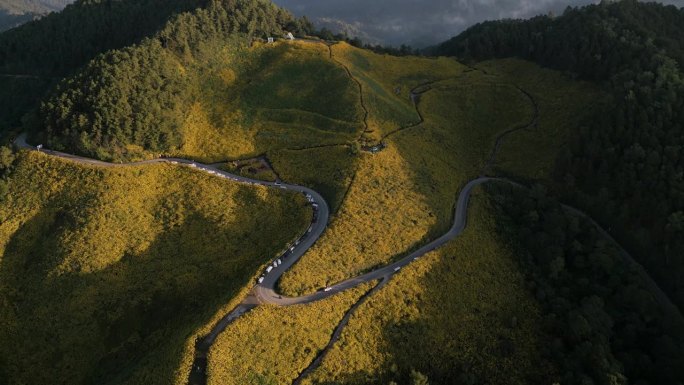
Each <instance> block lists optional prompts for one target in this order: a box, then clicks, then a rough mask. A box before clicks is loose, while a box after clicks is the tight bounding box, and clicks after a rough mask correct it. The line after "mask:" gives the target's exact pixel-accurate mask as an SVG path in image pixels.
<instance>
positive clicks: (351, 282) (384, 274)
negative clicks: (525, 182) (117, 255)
mask: <svg viewBox="0 0 684 385" xmlns="http://www.w3.org/2000/svg"><path fill="white" fill-rule="evenodd" d="M350 75H351V74H350ZM359 87H361V85H360V83H359ZM414 90H415V89H414ZM520 91H521V92H523V93H525V94H526V95H527V96H528V97H529V98H530V100H532V102H533V103H534V108H535V113H534V116H533V117H532V119H531V121H530V122H529V123H528V124H524V125H520V126H516V127H513V128H512V129H509V130H508V131H506V132H504V133H502V134H500V135H499V136H498V137H497V140H496V144H495V146H494V149H493V151H492V154H491V156H490V158H489V160H488V161H487V167H485V170H486V169H487V168H489V167H490V166H491V164H492V162H493V159H494V157H495V155H496V153H497V152H498V150H499V147H500V146H501V141H502V140H503V137H505V136H506V135H509V134H511V133H513V132H515V131H518V130H521V129H525V128H527V127H530V126H532V125H534V124H536V122H537V119H538V116H539V110H538V106H537V105H536V102H534V99H533V98H532V96H531V95H529V94H528V93H527V92H525V91H524V90H522V89H520ZM418 112H419V114H420V111H419V110H418ZM420 118H421V121H422V115H421V116H420ZM15 145H16V146H17V147H19V148H24V149H28V150H34V151H41V152H43V153H45V154H48V155H51V156H56V157H59V158H63V159H68V160H71V161H73V162H76V163H80V164H86V165H94V166H99V167H127V166H132V165H145V164H159V163H170V164H177V165H179V166H185V167H192V168H195V169H196V170H197V171H199V172H206V173H208V174H210V175H212V176H215V177H218V178H224V179H229V180H232V181H234V182H237V183H242V184H248V185H260V186H265V187H268V188H278V189H282V190H285V191H294V192H298V193H301V194H303V195H305V196H306V197H307V199H308V200H309V202H310V204H311V207H312V210H313V212H314V216H313V220H312V222H311V224H310V225H309V227H308V228H307V229H306V231H305V232H304V233H303V234H302V235H301V236H300V238H299V239H298V240H297V241H295V243H294V244H292V245H289V248H288V249H287V251H286V252H285V253H283V254H281V255H279V256H277V257H276V258H274V259H273V260H272V261H271V262H270V263H269V265H267V266H268V267H267V270H265V271H264V272H263V274H262V275H261V277H260V279H259V283H257V284H256V285H255V286H254V287H253V288H252V290H251V292H250V293H249V295H248V296H247V297H246V298H245V299H244V300H243V301H242V302H241V303H240V304H239V305H237V306H236V307H235V308H234V309H233V310H232V311H231V312H229V313H228V314H226V315H225V316H224V317H222V318H221V319H220V320H219V321H218V322H217V323H216V324H215V325H214V326H213V327H212V329H211V331H210V332H209V333H208V334H207V335H206V336H204V337H203V338H201V339H199V340H198V341H196V344H195V358H194V362H193V366H192V369H191V372H190V376H189V379H188V383H189V384H190V385H198V384H199V385H203V384H206V383H207V373H206V368H207V356H208V352H209V349H210V348H211V346H212V345H213V343H214V342H215V341H216V339H217V338H218V336H219V335H220V334H221V333H222V332H223V331H224V330H225V329H226V327H227V326H228V325H230V324H231V323H232V322H234V321H235V320H236V319H238V318H239V317H240V316H242V315H244V314H245V313H247V312H249V311H250V310H252V309H254V308H255V307H257V306H259V305H261V304H273V305H277V306H291V305H298V304H306V303H311V302H314V301H319V300H322V299H325V298H328V297H331V296H333V295H335V294H337V293H340V292H343V291H345V290H349V289H351V288H354V287H357V286H359V285H361V284H363V283H367V282H376V281H377V282H378V284H377V285H376V286H375V287H374V288H373V289H371V290H370V291H369V292H367V293H366V294H365V295H364V296H363V297H362V298H361V299H360V300H359V301H357V302H356V303H355V304H354V305H353V306H352V307H351V308H350V309H349V310H348V311H347V312H346V314H345V316H344V317H343V318H342V320H341V321H340V323H339V324H338V326H337V327H336V329H335V331H334V333H333V335H332V336H331V339H330V341H329V342H328V344H327V346H326V347H325V349H323V350H321V351H320V352H319V354H318V356H317V357H316V359H315V360H314V361H313V362H312V363H311V364H310V365H309V367H308V368H307V369H306V370H304V371H303V372H302V373H301V374H300V375H299V377H298V378H297V379H295V380H294V383H293V384H294V385H297V384H299V383H300V382H301V380H302V379H303V378H304V377H305V376H306V375H307V374H308V373H310V372H311V371H312V370H313V369H315V368H316V367H317V366H318V365H319V364H320V362H321V361H322V359H323V358H324V356H325V354H326V353H327V351H328V350H329V348H330V347H331V346H332V345H333V344H334V343H335V342H336V341H337V340H338V339H339V337H340V335H341V333H342V330H343V329H344V327H345V326H346V324H347V322H348V321H349V319H350V317H351V315H352V314H353V313H354V311H355V310H356V309H357V308H358V307H359V306H360V305H361V304H362V303H363V302H364V301H365V300H366V299H367V298H369V297H370V296H372V295H373V294H374V293H375V292H377V291H378V290H380V289H381V288H382V287H383V286H384V285H385V284H386V283H387V282H388V281H389V280H390V279H391V278H392V277H393V276H394V275H395V274H397V273H398V272H399V271H400V270H401V269H402V268H403V267H405V266H407V265H409V264H410V263H411V262H413V261H415V260H417V259H419V258H420V257H421V256H423V255H425V254H427V253H429V252H431V251H433V250H435V249H438V248H440V247H442V246H444V245H445V244H446V243H448V242H449V241H451V240H453V239H454V238H456V237H457V236H459V235H460V234H461V233H462V232H463V231H464V230H465V228H466V224H467V211H468V203H469V200H470V196H471V194H472V192H473V189H474V188H475V187H477V186H479V185H482V184H484V183H487V182H490V181H500V182H505V183H510V184H513V185H516V186H519V187H523V188H524V186H521V185H519V184H517V183H514V182H511V181H509V180H506V179H501V178H492V177H487V176H481V177H478V178H475V179H473V180H471V181H470V182H468V183H467V184H466V185H465V186H464V187H463V188H462V190H461V191H460V193H459V196H458V199H457V201H456V205H455V208H454V218H453V224H452V226H451V228H450V229H449V230H448V231H447V232H446V233H445V234H443V235H442V236H440V237H439V238H437V239H435V240H433V241H431V242H429V243H428V244H426V245H424V246H422V247H420V248H418V249H417V250H415V251H413V252H411V253H409V254H408V255H406V256H405V257H403V258H402V259H400V260H397V261H396V262H393V263H391V264H389V265H386V266H384V267H381V268H378V269H376V270H373V271H370V272H368V273H365V274H362V275H360V276H357V277H355V278H350V279H347V280H344V281H341V282H339V283H337V284H335V285H332V286H330V287H328V288H325V290H320V291H318V292H315V293H312V294H308V295H304V296H300V297H286V296H282V295H280V294H278V293H277V292H276V285H277V283H278V280H279V279H280V277H281V276H282V275H283V274H284V273H285V272H286V271H287V270H288V269H290V268H291V267H292V266H293V265H294V264H296V263H297V261H298V260H299V259H300V258H301V257H302V256H303V255H304V254H305V253H306V252H307V251H308V250H309V249H310V248H311V247H312V246H313V245H314V244H315V243H316V241H317V240H318V239H319V238H320V237H321V235H322V234H323V232H324V231H325V229H326V228H327V226H328V221H329V218H330V208H329V206H328V204H327V202H326V201H325V199H324V198H323V197H322V196H321V195H320V194H319V193H318V192H316V191H314V190H312V189H310V188H307V187H304V186H299V185H293V184H288V183H284V182H281V181H276V182H268V181H262V180H256V179H251V178H247V177H244V176H241V175H234V174H231V173H229V172H226V171H223V170H220V169H218V168H217V167H216V165H208V164H202V163H198V162H195V161H193V160H188V159H180V158H160V159H151V160H145V161H140V162H132V163H127V164H117V163H108V162H103V161H100V160H96V159H90V158H86V157H81V156H77V155H71V154H67V153H63V152H59V151H53V150H47V149H38V148H36V147H34V146H31V145H29V144H28V143H27V142H26V135H25V134H23V135H21V136H19V137H18V138H17V139H16V140H15ZM564 207H566V209H568V210H571V211H572V212H573V213H575V214H578V215H582V216H584V217H586V218H588V219H589V220H591V218H589V217H588V216H587V215H586V214H584V213H582V212H580V211H578V210H576V209H573V208H570V207H567V206H564ZM592 222H593V221H592ZM593 223H594V224H596V223H595V222H593ZM596 226H597V227H598V228H599V229H600V230H601V232H602V233H603V234H604V235H605V236H606V237H607V238H609V239H611V240H612V238H610V235H608V233H607V232H605V231H604V230H603V229H601V227H600V226H598V224H596ZM622 254H623V256H624V257H625V258H626V259H628V260H629V261H630V262H631V263H632V264H633V266H635V267H636V268H638V270H639V271H640V273H641V275H642V276H643V277H644V279H646V280H647V281H648V283H649V286H651V288H652V291H653V292H654V293H655V297H656V298H657V300H658V302H660V303H661V305H664V306H666V307H668V308H670V310H671V311H672V312H673V313H674V312H675V310H676V307H675V306H674V305H672V303H671V301H670V300H669V298H667V296H666V295H665V294H664V293H663V292H662V291H661V290H660V288H658V286H657V285H656V284H655V282H653V281H652V280H651V279H650V277H649V276H648V274H646V272H645V271H644V269H643V267H641V266H640V265H638V263H636V261H634V259H633V258H632V257H631V256H629V254H627V252H626V251H624V250H622ZM676 313H678V314H679V316H680V317H681V313H679V312H678V311H676Z"/></svg>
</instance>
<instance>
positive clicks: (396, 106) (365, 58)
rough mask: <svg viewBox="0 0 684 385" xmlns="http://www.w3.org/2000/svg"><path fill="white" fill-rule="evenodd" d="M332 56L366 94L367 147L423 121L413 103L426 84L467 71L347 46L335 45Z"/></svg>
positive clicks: (458, 66)
mask: <svg viewBox="0 0 684 385" xmlns="http://www.w3.org/2000/svg"><path fill="white" fill-rule="evenodd" d="M330 55H331V57H332V59H333V60H335V61H336V62H337V63H339V64H340V65H342V66H343V67H344V68H345V69H346V70H348V71H349V73H350V74H351V76H352V77H353V78H354V79H355V81H356V82H358V83H357V84H358V85H359V86H360V87H361V89H362V90H363V103H364V107H365V108H366V110H367V111H368V118H367V119H366V123H367V132H365V133H364V136H363V138H362V139H363V142H364V143H368V144H375V143H377V142H379V141H380V140H381V139H382V138H384V137H385V135H387V134H389V133H391V132H393V131H396V130H398V129H400V128H402V127H406V126H410V125H413V124H416V123H418V122H419V121H420V117H419V116H418V114H417V113H416V111H415V108H414V106H413V103H412V102H411V98H410V92H411V90H413V89H414V88H416V87H417V86H419V85H421V84H423V83H428V82H434V81H437V80H442V79H448V78H452V77H454V76H456V75H458V74H459V73H460V72H461V71H463V69H464V67H463V66H462V65H461V64H459V63H457V62H455V61H453V60H450V59H447V58H440V59H436V60H426V59H424V58H417V57H394V56H389V55H377V54H374V53H372V52H370V51H367V50H362V49H358V48H355V47H353V46H351V45H349V44H346V43H340V44H335V45H333V46H332V47H331V50H330Z"/></svg>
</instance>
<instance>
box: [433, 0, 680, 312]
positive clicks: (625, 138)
mask: <svg viewBox="0 0 684 385" xmlns="http://www.w3.org/2000/svg"><path fill="white" fill-rule="evenodd" d="M436 53H438V54H445V55H453V56H458V57H460V58H463V59H465V60H471V61H477V60H483V59H488V58H494V57H508V56H518V57H522V58H525V59H530V60H533V61H535V62H537V63H540V64H542V65H545V66H548V67H552V68H555V69H560V70H565V71H568V73H573V74H576V75H578V76H580V77H582V78H585V79H591V80H594V81H596V82H599V83H601V84H603V85H604V86H605V87H606V88H607V89H609V90H610V91H611V92H612V93H613V94H614V96H615V97H614V100H615V102H614V105H613V106H612V107H611V109H609V110H604V111H601V113H600V115H599V116H596V117H594V119H591V120H589V121H587V122H586V124H585V126H584V127H582V128H581V129H580V130H578V132H577V135H576V138H575V140H574V141H573V143H571V145H570V146H568V151H567V153H566V154H564V155H563V156H561V158H560V159H558V166H557V172H556V176H555V179H556V180H555V187H556V189H557V191H558V192H559V193H560V194H562V195H564V196H565V197H564V198H565V199H566V200H569V201H572V202H573V203H575V204H577V205H579V206H580V207H583V208H584V209H586V210H587V211H589V212H590V213H591V214H592V215H593V216H595V217H596V218H598V219H599V220H600V221H601V222H603V223H604V224H605V225H606V227H607V228H609V229H610V230H611V232H612V233H613V234H614V235H616V236H617V238H618V239H619V240H620V241H621V242H622V243H623V244H624V245H625V246H627V248H628V249H629V250H630V251H631V252H633V253H634V254H636V256H637V257H638V259H639V260H640V261H641V262H642V263H643V264H644V265H645V266H646V268H647V269H648V270H649V272H650V273H651V274H652V275H653V276H654V278H655V279H656V280H657V281H658V282H659V284H660V285H661V286H662V287H663V288H664V289H665V290H666V291H667V292H668V293H669V294H670V295H671V296H672V298H673V300H675V302H676V303H677V304H678V305H679V306H680V308H684V279H682V277H683V276H684V158H683V157H682V151H683V149H684V74H683V73H682V71H681V69H682V67H683V65H684V9H677V8H676V7H674V6H663V5H659V4H655V3H639V2H637V1H635V0H626V1H621V2H610V3H609V2H604V3H602V4H599V5H591V6H587V7H583V8H574V9H573V8H568V9H567V10H566V11H565V12H564V13H563V15H562V16H559V17H550V16H539V17H535V18H533V19H530V20H526V21H520V20H506V21H496V22H486V23H482V24H479V25H476V26H474V27H472V28H470V29H469V30H467V31H465V32H463V33H462V34H461V35H459V36H457V37H455V38H453V39H451V40H449V41H447V42H445V43H443V44H442V45H440V46H439V47H438V48H437V49H436Z"/></svg>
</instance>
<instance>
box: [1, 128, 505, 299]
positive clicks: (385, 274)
mask: <svg viewBox="0 0 684 385" xmlns="http://www.w3.org/2000/svg"><path fill="white" fill-rule="evenodd" d="M15 145H17V146H18V147H20V148H25V149H31V150H37V149H36V147H34V146H32V145H29V144H28V143H26V135H25V134H23V135H21V136H19V137H18V138H17V140H16V141H15ZM40 151H41V152H43V153H45V154H48V155H52V156H56V157H60V158H63V159H68V160H71V161H74V162H77V163H81V164H88V165H94V166H99V167H127V166H132V165H145V164H158V163H171V164H178V165H182V166H186V167H193V168H195V169H196V170H198V171H201V172H206V173H208V174H211V175H214V176H216V177H218V178H225V179H230V180H232V181H235V182H238V183H243V184H249V185H261V186H266V187H270V188H280V189H283V190H285V191H296V192H300V193H302V194H304V195H306V196H307V198H308V199H309V200H310V203H311V206H312V208H313V212H314V219H315V220H314V221H312V223H311V224H310V226H309V228H308V229H307V230H306V231H305V232H304V234H302V236H301V237H300V238H299V239H298V240H297V241H296V242H295V243H296V244H292V245H290V248H288V249H287V251H286V252H285V253H284V254H282V255H280V256H278V257H276V258H274V259H273V260H272V261H271V263H270V264H269V265H268V266H269V267H272V269H269V270H270V271H269V272H268V273H267V272H266V270H264V272H263V275H262V277H263V281H262V282H261V283H258V284H256V285H255V286H254V289H253V291H252V294H251V295H250V297H248V298H247V299H246V300H245V302H244V303H243V305H247V306H249V305H258V304H274V305H280V306H290V305H296V304H303V303H310V302H314V301H318V300H321V299H324V298H328V297H331V296H333V295H335V294H336V293H339V292H342V291H345V290H348V289H351V288H353V287H356V286H358V285H360V284H362V283H366V282H371V281H376V280H379V279H382V278H390V277H391V276H392V275H394V274H396V273H397V272H398V271H399V270H400V269H401V268H402V267H404V266H406V265H408V264H409V263H411V262H412V261H414V260H416V259H418V258H420V257H421V256H423V255H424V254H426V253H428V252H430V251H433V250H435V249H437V248H439V247H441V246H443V245H444V244H446V243H447V242H449V241H450V240H452V239H453V238H455V237H457V236H458V235H459V234H460V233H461V232H462V231H463V230H464V229H465V226H466V219H467V208H468V200H469V198H470V194H471V192H472V190H473V188H475V187H476V186H478V185H481V184H483V183H485V182H488V181H490V180H492V178H488V177H481V178H477V179H474V180H472V181H470V182H469V183H468V184H467V185H466V186H465V187H464V188H463V190H461V193H460V195H459V197H458V201H457V202H456V208H455V213H454V223H453V225H452V226H451V228H450V229H449V231H448V232H447V233H446V234H444V235H442V236H441V237H439V238H437V239H435V240H434V241H432V242H430V243H428V244H426V245H424V246H422V247H421V248H419V249H418V250H416V251H414V252H412V253H410V254H409V255H407V256H406V257H404V258H402V259H401V260H398V261H396V262H394V263H392V264H390V265H387V266H384V267H382V268H379V269H377V270H374V271H371V272H369V273H366V274H363V275H360V276H358V277H355V278H351V279H348V280H345V281H342V282H339V283H337V284H335V285H333V286H331V287H329V288H328V290H327V291H319V292H316V293H313V294H309V295H304V296H301V297H285V296H281V295H279V294H278V293H277V292H276V291H275V289H276V285H277V283H278V280H279V279H280V277H281V276H282V275H283V274H284V273H285V272H286V271H287V270H288V269H289V268H290V267H292V266H293V265H294V264H295V263H297V261H298V260H299V258H301V257H302V255H304V253H306V252H307V251H308V250H309V249H310V248H311V246H313V244H314V243H316V241H317V240H318V239H319V238H320V237H321V235H322V234H323V232H324V231H325V229H326V227H327V225H328V219H329V216H330V209H329V207H328V204H327V202H326V201H325V199H323V197H322V196H321V195H320V194H319V193H317V192H316V191H314V190H312V189H310V188H307V187H304V186H298V185H293V184H288V183H284V182H279V181H278V182H267V181H262V180H257V179H251V178H247V177H244V176H241V175H235V174H231V173H229V172H226V171H223V170H219V169H218V168H217V167H216V166H212V165H207V164H202V163H199V162H195V161H192V160H188V159H180V158H160V159H151V160H144V161H140V162H131V163H126V164H119V163H109V162H103V161H100V160H96V159H90V158H86V157H82V156H77V155H71V154H66V153H63V152H59V151H53V150H47V149H41V150H40Z"/></svg>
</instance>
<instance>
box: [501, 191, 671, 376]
mask: <svg viewBox="0 0 684 385" xmlns="http://www.w3.org/2000/svg"><path fill="white" fill-rule="evenodd" d="M489 190H490V191H491V192H492V196H493V199H492V201H493V202H494V204H495V206H496V207H497V208H498V210H499V212H501V213H502V214H503V218H504V219H503V220H502V221H500V222H499V226H500V229H501V231H502V233H504V234H507V235H508V237H509V238H510V239H511V240H512V244H515V245H518V247H520V253H519V255H521V256H523V257H522V258H521V259H520V264H521V266H522V268H523V270H524V271H525V272H526V274H527V280H528V284H529V286H530V288H531V289H532V291H533V292H534V293H535V295H536V298H537V300H538V301H539V303H540V304H541V305H542V307H543V309H544V312H545V314H546V316H545V319H544V329H545V332H547V333H548V334H549V336H550V338H549V341H550V343H549V345H548V346H546V347H545V349H544V352H545V353H544V354H545V355H546V356H547V358H549V359H550V360H552V361H554V362H556V363H557V365H558V367H559V369H560V370H561V373H559V380H560V383H562V384H568V385H572V384H578V385H579V384H606V385H608V384H611V385H617V384H675V383H678V381H679V380H681V379H682V378H684V324H682V319H681V316H677V315H676V314H671V313H669V312H668V310H667V308H666V307H664V306H660V305H659V303H658V301H657V300H656V298H655V297H654V294H653V293H651V292H650V291H649V289H648V286H647V284H646V283H645V282H644V281H643V279H642V277H641V276H640V275H639V274H638V272H637V271H636V270H635V269H634V268H632V267H631V266H632V265H631V264H629V263H626V262H625V259H624V258H625V257H624V256H623V255H622V254H621V253H622V251H621V250H620V249H618V248H617V246H616V245H615V244H613V243H612V242H610V241H608V240H607V239H606V238H605V237H604V235H603V234H602V233H601V232H600V231H598V228H597V227H596V226H594V224H593V223H592V222H591V221H589V220H587V219H586V218H583V217H580V216H578V215H577V214H576V213H573V212H571V211H569V210H568V209H567V208H564V207H562V206H561V205H560V204H559V203H558V202H557V201H556V200H555V199H553V198H551V197H549V196H548V195H547V192H546V191H545V188H544V187H542V186H540V185H538V186H536V187H535V188H534V189H533V190H532V193H531V194H530V193H528V192H526V191H524V190H521V189H518V188H513V187H511V186H508V185H505V186H504V185H497V186H493V187H490V188H489Z"/></svg>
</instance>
